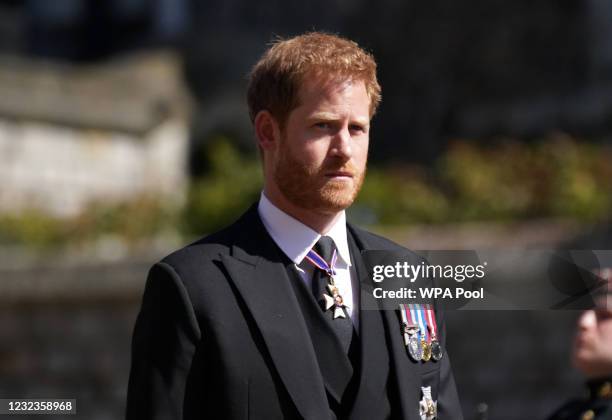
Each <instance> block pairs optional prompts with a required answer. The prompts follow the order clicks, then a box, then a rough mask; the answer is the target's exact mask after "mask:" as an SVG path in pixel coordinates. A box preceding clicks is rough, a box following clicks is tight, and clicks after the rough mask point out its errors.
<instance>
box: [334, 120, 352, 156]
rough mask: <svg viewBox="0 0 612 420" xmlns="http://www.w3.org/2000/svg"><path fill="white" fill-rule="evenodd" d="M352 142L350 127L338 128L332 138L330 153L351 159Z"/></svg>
mask: <svg viewBox="0 0 612 420" xmlns="http://www.w3.org/2000/svg"><path fill="white" fill-rule="evenodd" d="M351 143H352V138H351V133H350V132H349V129H348V127H344V128H342V129H341V130H338V132H337V133H336V135H335V136H334V137H333V139H332V143H331V145H330V148H331V150H330V154H331V155H332V156H336V157H340V158H344V159H350V158H351V157H352V155H353V150H352V144H351Z"/></svg>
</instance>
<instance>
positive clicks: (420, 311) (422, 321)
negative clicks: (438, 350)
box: [411, 305, 431, 362]
mask: <svg viewBox="0 0 612 420" xmlns="http://www.w3.org/2000/svg"><path fill="white" fill-rule="evenodd" d="M411 306H412V305H411ZM412 311H414V314H415V316H416V318H417V319H418V321H419V328H420V330H421V343H420V344H421V347H422V348H423V351H422V353H421V357H422V360H423V361H424V362H428V361H429V360H430V359H431V346H430V345H429V334H428V329H427V326H428V325H427V318H426V316H425V309H424V308H423V306H421V305H414V309H412V308H411V312H412Z"/></svg>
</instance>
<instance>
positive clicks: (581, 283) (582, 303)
mask: <svg viewBox="0 0 612 420" xmlns="http://www.w3.org/2000/svg"><path fill="white" fill-rule="evenodd" d="M363 256H364V260H365V262H366V264H365V265H366V270H365V271H366V273H360V276H361V282H362V283H361V284H362V295H361V305H362V309H365V310H369V309H371V310H375V309H380V308H383V309H389V310H393V309H395V308H397V305H398V304H431V303H435V305H436V306H437V307H445V308H447V309H462V310H467V309H471V310H542V309H588V308H591V307H592V306H593V302H594V298H595V297H596V296H597V295H599V294H602V293H609V290H610V289H609V284H610V282H609V281H608V279H609V278H610V275H611V273H612V269H610V268H609V267H612V250H503V251H500V250H470V251H417V252H415V253H410V252H406V253H391V252H387V251H367V252H365V253H364V254H363Z"/></svg>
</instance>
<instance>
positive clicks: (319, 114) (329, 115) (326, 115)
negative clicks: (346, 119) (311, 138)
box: [309, 112, 340, 120]
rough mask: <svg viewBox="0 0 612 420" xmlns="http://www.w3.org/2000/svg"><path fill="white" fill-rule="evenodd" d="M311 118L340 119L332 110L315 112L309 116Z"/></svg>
mask: <svg viewBox="0 0 612 420" xmlns="http://www.w3.org/2000/svg"><path fill="white" fill-rule="evenodd" d="M309 118H310V119H311V120H337V119H340V116H339V115H338V114H334V113H333V112H316V113H314V114H312V115H310V117H309Z"/></svg>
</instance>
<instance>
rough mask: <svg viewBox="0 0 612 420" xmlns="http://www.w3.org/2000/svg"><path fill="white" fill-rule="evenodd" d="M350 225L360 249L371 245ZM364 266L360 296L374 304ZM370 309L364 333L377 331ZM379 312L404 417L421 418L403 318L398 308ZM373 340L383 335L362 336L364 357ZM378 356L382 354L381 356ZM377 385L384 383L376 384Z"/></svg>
mask: <svg viewBox="0 0 612 420" xmlns="http://www.w3.org/2000/svg"><path fill="white" fill-rule="evenodd" d="M347 226H348V228H349V232H350V234H352V236H353V239H354V240H355V244H356V245H357V248H358V249H359V250H360V252H361V253H363V252H364V251H367V250H370V249H372V248H370V247H369V246H368V245H367V244H366V243H364V240H363V237H362V236H361V235H359V232H358V231H356V230H355V229H353V227H352V226H351V225H347ZM359 260H360V262H361V263H363V260H362V259H361V258H359ZM361 270H363V271H362V272H361V274H360V278H361V279H363V281H362V282H361V289H362V291H361V293H360V296H361V298H362V299H365V300H370V304H369V307H372V306H371V302H372V300H374V297H373V295H372V289H373V286H372V284H371V282H370V281H369V276H368V275H367V271H365V270H366V268H365V267H364V266H361ZM364 271H365V272H364ZM365 300H363V301H362V302H361V304H362V307H364V305H365V304H366V303H367V302H366V301H365ZM370 312H373V311H361V317H362V322H365V325H363V326H362V332H363V334H372V333H374V334H376V333H375V330H374V329H373V328H374V327H373V324H372V323H373V322H374V319H373V317H374V316H375V315H376V313H375V312H374V313H370ZM379 313H380V314H381V315H382V321H383V326H384V336H385V341H386V345H387V348H388V354H389V358H390V375H391V378H392V380H393V381H394V382H395V385H396V386H397V390H398V392H397V394H398V397H399V403H400V410H401V414H402V416H401V418H402V419H415V420H417V419H420V416H419V409H418V407H419V406H418V402H419V400H420V387H421V379H420V372H419V370H418V365H416V364H415V363H413V362H411V360H410V359H409V357H408V355H407V353H406V347H405V346H404V341H403V337H402V334H401V329H400V326H401V321H400V319H399V314H398V311H396V310H393V311H388V310H381V311H380V312H379ZM372 340H381V337H380V335H379V334H376V335H375V336H371V337H369V338H367V337H365V336H364V337H362V343H363V352H364V354H363V356H364V359H366V357H368V356H367V355H366V353H367V354H372V355H373V354H374V352H375V348H374V345H375V343H373V342H372ZM377 357H379V358H380V356H377ZM362 374H363V373H362ZM366 379H367V378H366ZM381 379H382V378H378V380H381ZM362 383H363V378H362ZM376 386H382V385H381V384H376ZM360 387H361V385H360ZM371 388H372V389H375V388H374V385H371ZM360 392H361V390H360Z"/></svg>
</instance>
